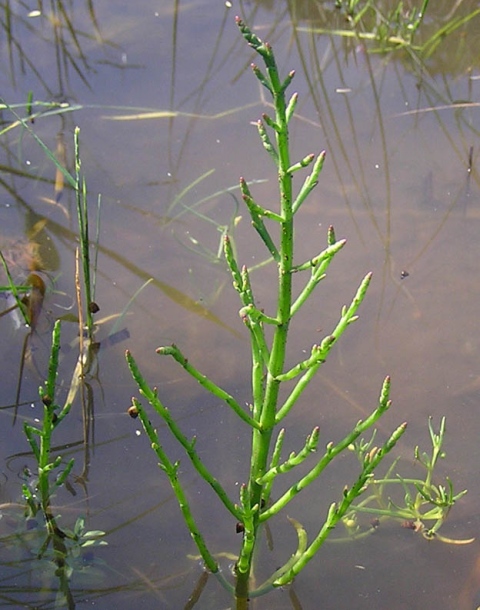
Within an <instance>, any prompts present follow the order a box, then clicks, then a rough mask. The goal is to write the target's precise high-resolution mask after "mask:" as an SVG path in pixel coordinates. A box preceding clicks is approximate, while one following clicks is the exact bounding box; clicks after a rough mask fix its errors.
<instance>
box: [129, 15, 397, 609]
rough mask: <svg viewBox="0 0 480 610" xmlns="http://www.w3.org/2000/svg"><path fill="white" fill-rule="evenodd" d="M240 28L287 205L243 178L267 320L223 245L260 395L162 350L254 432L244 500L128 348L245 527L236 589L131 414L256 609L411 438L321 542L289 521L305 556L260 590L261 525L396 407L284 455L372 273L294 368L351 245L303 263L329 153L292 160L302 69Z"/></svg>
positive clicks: (158, 407)
mask: <svg viewBox="0 0 480 610" xmlns="http://www.w3.org/2000/svg"><path fill="white" fill-rule="evenodd" d="M237 24H238V27H239V29H240V32H241V33H242V35H243V37H244V39H245V40H246V42H247V43H248V44H249V45H250V46H251V47H252V48H253V49H254V50H255V51H256V53H257V54H258V55H259V56H260V58H261V59H262V60H263V63H264V64H265V71H262V70H261V69H260V68H259V67H258V66H257V65H252V69H253V73H254V74H255V76H256V78H257V79H258V80H259V81H260V83H261V84H262V85H263V86H264V87H265V88H266V89H267V91H268V92H269V94H270V95H271V97H272V99H273V107H274V111H275V113H274V116H273V117H271V116H268V115H267V114H264V115H263V116H262V119H261V120H259V121H258V123H257V128H258V133H259V136H260V139H261V142H262V144H263V146H264V148H265V149H266V151H267V152H268V154H269V155H270V157H271V159H272V161H273V162H274V165H275V167H276V171H277V178H278V184H279V207H278V209H277V210H275V211H274V210H271V209H267V208H265V207H263V206H262V205H260V204H259V203H258V202H257V201H256V200H255V198H254V196H253V195H252V193H251V191H250V188H249V186H248V184H247V182H246V180H245V179H243V178H241V179H240V189H241V193H242V196H243V200H244V202H245V204H246V206H247V208H248V212H249V214H250V217H251V221H252V226H253V227H254V229H255V230H256V232H257V234H258V235H259V237H260V239H261V240H262V242H263V243H264V245H265V247H266V249H267V250H268V253H269V255H270V256H271V258H272V259H273V261H274V262H275V265H276V270H277V292H276V301H275V302H276V311H274V312H272V313H266V312H264V311H263V310H260V309H259V308H258V307H257V305H256V301H255V296H254V289H253V286H252V283H251V281H250V274H249V270H248V269H247V268H246V267H242V268H240V266H239V264H238V262H237V258H236V254H235V251H234V248H233V247H232V243H231V239H230V237H229V236H228V235H226V236H225V239H224V252H225V258H226V261H227V264H228V267H229V269H230V272H231V275H232V279H233V286H234V288H235V290H236V291H237V293H238V295H239V297H240V301H241V304H242V307H241V309H240V316H241V318H242V320H243V321H244V323H245V326H246V328H247V330H248V333H249V338H250V346H251V392H252V396H251V405H250V408H249V410H246V409H244V408H243V407H242V406H241V405H240V404H239V402H237V401H236V400H235V398H234V397H233V396H232V395H230V394H229V393H228V392H226V391H225V390H224V389H222V388H221V387H219V386H218V385H217V384H215V382H214V381H213V380H211V379H209V378H208V377H206V376H204V375H203V374H202V373H201V372H200V371H199V370H198V369H197V368H196V367H195V366H194V365H193V364H192V363H191V362H189V361H188V360H187V358H186V357H185V356H184V355H183V353H182V352H181V351H180V349H179V348H178V347H177V346H175V345H172V346H170V347H161V348H159V349H158V350H157V353H158V354H161V355H168V356H171V357H172V358H174V360H176V361H177V362H178V363H179V364H180V366H182V367H183V368H184V369H185V370H186V371H187V372H188V373H189V374H190V375H191V376H192V377H193V379H195V380H196V381H198V382H199V383H200V385H201V386H203V387H204V388H205V389H206V390H207V391H208V392H210V393H211V394H212V395H213V396H215V397H216V398H219V399H221V400H222V401H223V402H224V403H225V404H227V405H228V406H229V407H230V408H231V409H232V410H233V411H234V413H235V414H236V415H237V416H238V417H239V419H241V420H242V422H243V423H244V424H245V425H248V426H249V427H250V428H251V453H250V458H249V459H250V466H249V476H248V480H247V481H246V482H245V483H244V484H243V485H241V487H240V497H239V499H238V500H235V499H232V498H231V497H230V495H229V494H228V493H227V490H226V489H225V488H224V487H223V486H222V484H221V482H220V481H219V480H218V479H217V478H216V477H215V475H214V474H213V473H212V472H211V471H210V470H209V469H207V468H206V466H205V465H204V464H203V462H202V461H201V459H200V457H199V455H198V453H197V451H196V447H195V440H196V439H195V438H193V439H191V438H189V437H188V436H186V435H185V433H184V432H183V431H182V430H181V429H180V426H179V425H178V423H177V421H176V419H175V417H174V415H173V414H172V413H171V411H170V410H169V409H167V407H165V405H164V404H163V402H162V401H161V399H160V398H159V396H158V394H157V390H156V388H151V387H150V386H149V385H148V383H147V381H146V380H145V378H144V377H143V375H142V373H141V371H140V370H139V368H138V366H137V364H136V362H135V360H134V358H133V356H132V354H131V353H130V352H128V351H127V354H126V358H127V362H128V366H129V368H130V371H131V373H132V376H133V378H134V379H135V381H136V383H137V385H138V388H139V391H140V394H141V395H143V396H144V397H145V398H146V399H147V400H148V402H149V403H150V404H151V405H152V406H153V408H154V409H155V411H156V412H157V413H158V414H159V415H160V417H161V418H162V419H163V421H164V422H165V423H166V425H167V427H168V428H169V430H170V432H171V433H172V435H173V436H174V437H175V438H176V439H177V441H178V442H179V443H180V445H181V446H182V447H183V449H184V451H185V453H186V455H187V456H188V458H189V459H190V460H191V462H192V464H193V466H194V467H195V468H196V470H197V471H198V473H199V474H200V476H201V477H202V478H203V479H204V480H205V481H206V482H207V483H208V484H209V485H210V486H211V488H212V489H213V490H214V492H215V493H216V495H217V496H218V498H219V500H220V501H221V503H222V504H223V505H224V506H225V508H226V509H227V511H228V512H229V513H230V514H231V516H232V517H233V519H234V520H235V521H236V522H237V524H238V525H237V529H238V530H239V531H240V532H242V535H243V538H242V544H241V548H240V552H239V554H238V557H237V559H236V562H235V585H234V586H233V585H232V584H231V583H230V582H229V581H228V580H227V578H226V577H225V576H224V575H223V574H222V573H221V572H220V569H219V564H218V561H217V559H216V557H215V555H214V554H213V553H212V552H211V550H210V549H209V547H208V544H207V542H206V540H205V539H204V537H203V535H202V533H201V531H200V528H199V527H198V525H197V522H196V520H195V518H194V515H193V511H192V507H191V505H190V503H189V501H188V498H187V496H186V493H185V490H184V487H183V486H182V483H181V481H180V476H179V463H178V462H172V461H171V459H170V458H169V456H168V455H167V453H166V451H165V449H164V447H163V445H162V442H161V440H160V439H159V437H158V434H157V431H156V430H155V428H154V427H153V425H152V424H151V422H150V420H149V417H148V415H147V413H146V411H145V408H144V406H143V405H142V403H141V402H140V401H139V400H138V399H137V398H133V400H132V406H131V407H130V409H129V413H130V415H131V416H132V417H137V416H139V417H140V419H141V422H142V424H143V427H144V429H145V431H146V433H147V435H148V438H149V440H150V442H151V445H152V448H153V450H154V452H155V454H156V456H157V458H158V460H159V466H160V468H161V469H162V470H164V471H165V473H166V474H167V476H168V478H169V480H170V483H171V486H172V488H173V490H174V492H175V494H176V497H177V500H178V503H179V506H180V509H181V511H182V514H183V517H184V519H185V522H186V524H187V526H188V528H189V530H190V533H191V535H192V537H193V539H194V541H195V543H196V545H197V547H198V549H199V551H200V554H201V556H202V558H203V560H204V562H205V565H206V567H207V568H208V569H209V570H210V571H211V572H213V573H215V574H217V575H218V577H219V579H220V580H221V582H222V584H223V585H224V586H225V587H227V588H228V589H229V590H230V591H231V592H232V594H234V596H235V599H236V603H237V608H247V607H248V600H249V599H250V598H252V597H255V596H258V595H261V594H263V593H266V592H267V591H269V590H271V589H272V588H273V587H279V586H282V585H287V584H289V583H291V582H292V581H293V579H294V578H295V576H296V575H297V574H298V573H299V572H300V571H301V570H302V569H303V568H304V567H305V566H306V565H307V563H308V562H309V561H310V560H311V559H312V557H313V556H314V555H315V553H316V552H317V551H318V550H319V549H320V547H321V546H322V544H323V543H324V542H325V540H326V538H327V537H328V535H329V533H330V532H331V530H332V529H333V528H334V527H335V525H336V524H337V523H338V522H339V521H340V520H342V518H343V517H344V516H345V515H346V514H347V512H348V511H349V509H350V507H351V505H352V503H353V502H354V501H355V500H356V499H357V498H358V497H359V496H360V495H361V494H362V492H363V491H364V490H365V488H366V487H367V485H368V482H369V480H370V478H371V477H372V476H373V473H374V471H375V469H376V467H377V466H378V464H379V463H380V462H381V461H382V459H383V458H384V456H385V455H386V454H387V453H388V452H389V451H390V450H391V449H392V448H393V447H394V445H395V444H396V442H397V441H398V439H399V438H400V437H401V436H402V434H403V433H404V431H405V428H406V424H405V423H403V424H401V425H400V426H399V427H398V428H397V429H396V430H395V431H394V432H393V433H392V434H391V436H390V437H389V438H388V439H387V440H386V442H385V443H384V444H383V445H381V446H379V447H375V448H373V449H372V450H371V451H369V452H368V453H365V454H364V455H363V456H362V459H361V461H360V472H359V474H358V476H357V478H356V480H354V481H353V482H352V483H351V485H350V486H348V487H347V486H346V487H345V488H344V490H343V494H342V496H341V498H340V499H339V501H337V502H332V503H331V504H330V507H329V509H328V511H327V515H326V517H325V520H324V522H323V524H322V525H321V526H320V528H319V530H318V532H317V533H316V535H315V536H314V537H313V540H311V541H310V542H309V540H308V537H307V532H306V531H305V529H304V528H303V526H302V525H301V524H300V523H299V522H298V521H296V520H294V519H290V523H291V524H292V525H293V527H294V529H295V531H296V535H297V539H298V547H297V549H296V551H295V552H294V553H293V554H292V555H291V557H290V558H289V559H288V561H286V562H285V564H284V565H283V566H282V567H280V568H279V569H277V570H276V571H275V572H274V573H273V574H272V575H271V576H270V577H269V578H268V579H267V580H266V581H265V582H264V583H263V584H261V585H259V586H258V587H256V588H254V587H253V586H252V582H253V579H251V576H252V573H253V560H254V554H255V549H256V547H257V543H258V540H259V533H260V530H261V528H262V526H265V525H267V523H268V522H269V520H270V519H271V518H272V517H274V516H275V515H278V514H279V513H280V512H281V511H282V510H283V509H284V508H285V507H286V506H288V504H289V503H290V502H291V501H292V500H293V499H294V498H295V497H296V496H297V495H298V494H300V492H301V491H302V490H303V489H305V488H306V487H308V486H309V485H311V484H312V483H313V482H314V481H315V480H316V479H317V478H318V477H319V476H320V475H321V474H322V472H323V471H324V470H325V468H326V467H327V466H328V465H329V464H330V463H331V462H332V461H333V460H334V459H335V458H336V457H337V456H338V455H339V454H341V453H342V452H343V451H345V450H346V449H347V448H348V447H349V446H350V445H352V444H353V443H354V442H355V441H356V439H358V438H359V437H360V436H361V435H362V434H364V433H365V432H366V431H367V430H368V429H370V428H372V426H374V425H375V423H376V422H377V421H378V420H379V418H380V417H381V416H382V415H383V414H384V413H385V412H386V410H387V409H388V408H389V406H390V400H389V391H390V379H389V378H388V377H387V378H386V379H385V381H384V383H383V387H382V389H381V393H380V399H379V404H378V406H377V408H376V409H375V410H374V411H373V412H372V413H371V415H369V416H368V417H367V418H366V419H365V420H361V421H359V422H358V423H357V424H356V425H355V426H354V428H353V429H352V430H351V431H350V432H348V434H346V436H345V437H344V438H343V439H342V440H340V441H339V442H337V443H333V442H329V443H328V444H327V445H326V448H325V450H324V451H319V428H318V427H314V428H313V430H312V432H311V433H310V434H309V435H308V436H307V438H306V441H305V444H304V446H303V447H302V448H301V449H300V451H299V452H298V453H291V454H290V455H289V456H288V457H286V458H285V457H282V446H283V442H284V438H285V434H286V431H285V428H283V426H284V425H285V423H284V422H286V419H287V416H289V415H290V413H291V411H292V409H293V408H294V407H295V406H296V405H297V403H298V402H299V400H300V398H301V396H302V394H303V392H304V390H305V389H306V388H307V386H309V384H310V383H311V381H312V380H313V379H314V377H315V374H316V373H317V371H318V370H319V368H320V367H321V365H322V364H323V363H324V362H325V360H326V358H327V357H328V355H329V353H330V351H331V350H332V348H333V346H334V345H335V344H336V342H337V341H338V339H339V338H340V337H341V335H342V334H343V333H344V332H345V330H346V329H347V327H348V326H350V324H352V323H353V322H354V321H355V320H356V319H357V310H358V308H359V306H360V304H361V303H362V301H363V299H364V297H365V294H366V291H367V289H368V285H369V283H370V280H371V274H370V273H369V274H367V275H366V276H365V278H364V279H363V281H362V282H361V284H360V286H359V287H358V289H357V291H356V294H355V295H354V297H353V299H352V301H351V303H350V305H349V306H344V307H343V309H342V311H341V315H340V319H339V321H338V323H337V325H336V326H335V328H334V329H333V330H332V331H331V332H330V333H329V334H328V335H327V336H326V337H325V338H324V339H323V340H322V341H321V342H320V343H319V344H316V345H313V347H312V348H311V350H310V355H309V356H308V357H307V358H306V359H305V360H303V361H301V362H298V363H297V364H296V365H295V366H293V367H292V368H287V367H286V354H287V344H288V338H289V331H290V322H291V321H292V319H293V318H294V317H295V316H299V315H300V314H301V310H302V307H303V305H304V304H305V302H306V301H307V300H309V299H311V298H312V295H313V293H314V291H315V289H316V287H317V286H318V284H319V283H320V282H321V281H322V280H323V279H324V278H325V275H326V271H327V269H328V267H329V265H330V263H331V261H332V259H333V258H334V257H335V256H336V254H337V253H338V252H339V251H340V250H341V249H342V248H343V246H344V245H345V240H337V238H336V236H335V232H334V229H333V227H330V228H329V229H328V234H327V245H326V248H325V249H324V250H323V251H322V252H320V253H319V254H315V255H314V256H313V257H312V258H310V259H309V260H306V261H297V260H296V258H295V249H294V245H295V242H294V219H295V216H296V214H297V213H298V212H299V211H300V209H301V207H302V204H303V203H304V201H305V200H306V199H307V197H308V196H309V195H310V193H311V192H312V190H313V189H314V188H315V186H316V184H317V181H318V177H319V174H320V172H321V170H322V166H323V163H324V159H325V153H324V152H322V153H320V154H319V155H314V154H308V155H306V156H305V157H303V158H302V159H300V160H298V161H292V160H291V158H290V148H289V123H290V121H291V119H292V117H293V115H294V112H295V107H296V104H297V100H298V96H297V94H296V93H294V94H293V95H292V96H291V97H290V98H289V100H288V101H287V98H286V95H285V93H286V90H287V88H288V87H289V85H290V83H291V82H292V79H293V78H294V72H290V73H289V74H288V75H287V76H286V78H284V79H282V78H281V77H280V75H279V72H278V69H277V65H276V61H275V57H274V54H273V51H272V48H271V46H270V45H269V44H268V43H266V42H263V41H262V40H260V39H259V38H258V37H257V36H256V35H255V34H253V33H252V32H251V31H250V30H249V29H248V27H247V26H246V25H245V24H244V23H243V22H242V21H241V20H240V19H239V18H237ZM307 167H310V168H311V169H310V174H309V175H308V176H307V177H306V178H305V179H304V180H303V183H302V184H301V186H300V188H298V189H297V190H296V192H295V190H294V185H293V178H294V175H295V174H297V172H300V171H302V170H304V169H305V168H307ZM274 230H275V232H274ZM294 274H297V275H300V274H301V275H306V280H305V282H304V284H303V288H301V289H300V290H299V292H298V294H294V290H293V286H292V281H293V276H294ZM268 327H270V329H271V330H272V332H271V333H269V332H267V331H266V329H267V328H268ZM270 335H271V337H270ZM287 382H290V385H291V382H293V388H292V389H291V391H290V393H289V394H288V395H287V397H286V399H284V398H283V394H282V393H280V388H281V387H283V386H284V385H285V384H286V383H287ZM281 426H282V427H281ZM317 452H319V453H317ZM313 455H316V456H317V457H316V458H315V459H314V460H313V465H312V466H311V467H310V469H309V470H308V472H307V473H306V474H305V475H304V476H302V477H301V478H300V479H299V480H298V481H297V482H296V483H295V484H293V485H292V486H291V487H289V488H288V489H287V491H285V492H284V493H283V495H280V496H279V497H278V496H276V495H275V493H274V483H275V481H276V479H277V477H280V476H281V475H282V474H283V473H286V472H288V471H290V470H292V469H294V468H295V467H296V466H298V465H300V464H302V463H303V462H306V461H307V460H309V459H310V460H311V459H312V456H313ZM318 456H319V457H318Z"/></svg>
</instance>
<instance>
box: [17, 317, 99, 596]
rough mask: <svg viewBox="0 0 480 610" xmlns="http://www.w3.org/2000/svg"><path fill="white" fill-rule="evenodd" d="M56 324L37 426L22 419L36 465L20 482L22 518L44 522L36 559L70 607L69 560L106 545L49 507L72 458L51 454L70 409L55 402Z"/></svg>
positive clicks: (81, 521) (80, 522)
mask: <svg viewBox="0 0 480 610" xmlns="http://www.w3.org/2000/svg"><path fill="white" fill-rule="evenodd" d="M60 327H61V323H60V322H56V324H55V327H54V329H53V335H52V348H51V355H50V362H49V365H48V377H47V380H46V382H45V385H44V386H42V387H40V389H39V395H40V399H41V403H42V408H43V417H42V419H41V421H40V425H38V426H35V425H32V424H31V423H28V422H25V423H24V426H23V429H24V433H25V436H26V438H27V440H28V443H29V445H30V448H31V450H32V454H33V457H34V459H35V462H36V464H37V468H36V471H35V472H32V481H34V483H33V484H31V485H29V484H27V483H24V484H23V487H22V490H23V496H24V498H25V501H26V503H27V513H26V517H27V518H28V519H35V520H36V519H37V518H38V516H39V515H41V516H42V518H43V522H44V525H45V533H44V536H43V542H42V543H41V545H40V547H39V548H38V549H37V550H36V555H37V557H38V558H39V559H44V558H47V559H49V560H50V561H52V562H53V563H54V564H55V566H56V570H55V574H56V576H57V578H58V581H59V591H60V592H61V596H62V602H63V601H64V602H65V605H66V606H67V607H68V608H74V607H75V604H74V600H73V596H72V593H71V590H70V578H71V575H72V572H73V563H72V562H74V560H75V559H76V558H77V556H78V554H79V552H80V550H81V549H85V548H86V547H90V546H93V545H102V544H106V542H104V541H103V540H101V538H102V536H103V535H104V534H103V532H101V531H86V530H85V522H84V519H83V518H81V517H80V518H79V519H77V522H76V524H75V526H74V528H73V530H71V531H70V530H68V529H65V528H63V527H60V525H59V518H58V516H57V515H55V512H54V509H53V507H52V499H53V498H54V496H55V493H56V492H57V490H58V489H59V488H60V487H62V486H63V485H64V484H65V483H66V481H67V479H68V477H69V476H70V474H71V472H72V469H73V466H74V458H71V459H70V460H69V461H68V462H66V463H64V461H63V459H62V456H61V455H57V456H56V457H54V456H53V442H52V439H53V434H54V432H55V430H56V428H57V427H58V426H59V425H60V424H61V423H62V422H63V421H64V419H65V418H66V417H67V415H68V413H69V412H70V407H71V403H70V402H68V401H67V402H66V403H65V404H64V405H63V407H62V406H60V404H59V403H58V402H57V397H56V395H57V391H56V385H57V374H58V364H59V352H60Z"/></svg>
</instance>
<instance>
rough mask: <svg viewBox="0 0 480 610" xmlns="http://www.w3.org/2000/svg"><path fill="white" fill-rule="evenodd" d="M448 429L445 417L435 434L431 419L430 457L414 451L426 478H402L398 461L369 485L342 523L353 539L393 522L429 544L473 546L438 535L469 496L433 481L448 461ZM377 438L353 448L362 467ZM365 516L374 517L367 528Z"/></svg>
mask: <svg viewBox="0 0 480 610" xmlns="http://www.w3.org/2000/svg"><path fill="white" fill-rule="evenodd" d="M445 425H446V422H445V417H442V419H441V421H440V427H439V429H438V432H436V431H435V430H434V428H433V423H432V418H429V420H428V432H429V436H430V442H431V445H432V448H431V453H430V454H428V453H426V452H424V451H420V448H419V447H418V446H417V447H415V451H414V457H415V462H416V463H418V464H419V465H420V466H421V468H422V469H423V470H424V472H425V475H424V478H419V477H403V476H401V475H399V474H398V473H397V472H396V470H397V466H398V462H399V461H400V458H397V459H395V460H394V462H393V463H392V464H391V465H390V467H389V468H388V471H387V472H386V474H385V475H383V476H378V477H377V476H374V477H372V478H371V479H370V480H369V481H368V484H367V485H368V489H367V490H366V493H365V494H364V497H362V499H361V501H360V502H359V503H358V504H356V503H354V504H352V506H351V509H350V510H349V511H348V513H347V514H346V515H345V517H344V518H343V520H342V521H343V524H344V525H345V527H346V529H347V532H348V535H349V538H350V539H351V538H352V537H353V538H362V537H364V536H366V535H369V534H371V533H373V532H374V531H375V530H376V529H377V528H378V527H379V525H380V523H382V522H383V521H385V520H392V519H394V520H397V521H400V522H401V523H402V526H403V527H406V528H408V529H412V530H414V531H416V532H419V533H421V534H422V536H423V537H424V538H426V539H427V540H433V539H434V538H436V539H438V540H441V541H442V542H447V543H449V544H469V543H470V542H473V540H474V539H473V538H470V539H467V540H454V539H451V538H446V537H445V536H443V535H441V534H439V529H440V528H441V527H442V525H443V523H444V522H445V520H446V518H447V517H448V514H449V512H450V510H451V508H452V506H453V505H454V504H455V502H456V501H457V500H459V499H460V498H462V497H463V496H464V495H465V494H466V493H467V491H466V490H463V491H461V492H459V493H456V494H454V492H453V483H452V481H451V480H450V479H449V478H448V477H447V479H446V485H441V484H436V483H435V482H434V480H433V477H434V472H435V469H436V468H437V466H438V462H439V460H440V459H443V458H444V457H445V452H444V450H443V442H444V440H445ZM374 438H375V435H373V436H372V438H371V439H370V440H369V441H364V440H363V439H360V440H356V441H355V443H353V445H352V446H351V447H350V449H351V450H352V451H354V452H355V454H356V456H357V458H358V459H359V461H360V463H362V462H363V461H364V460H365V458H366V456H367V455H368V454H369V453H370V452H371V451H372V450H374V447H375V445H374ZM396 487H397V488H400V489H401V491H402V492H403V499H402V501H394V500H393V499H392V497H391V495H390V494H393V493H394V490H395V488H396ZM367 491H368V493H367ZM362 513H366V514H368V515H371V516H372V517H373V520H372V521H371V522H370V524H369V526H368V527H366V528H365V527H362V526H361V525H360V524H359V515H360V514H362ZM337 540H339V539H337Z"/></svg>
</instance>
